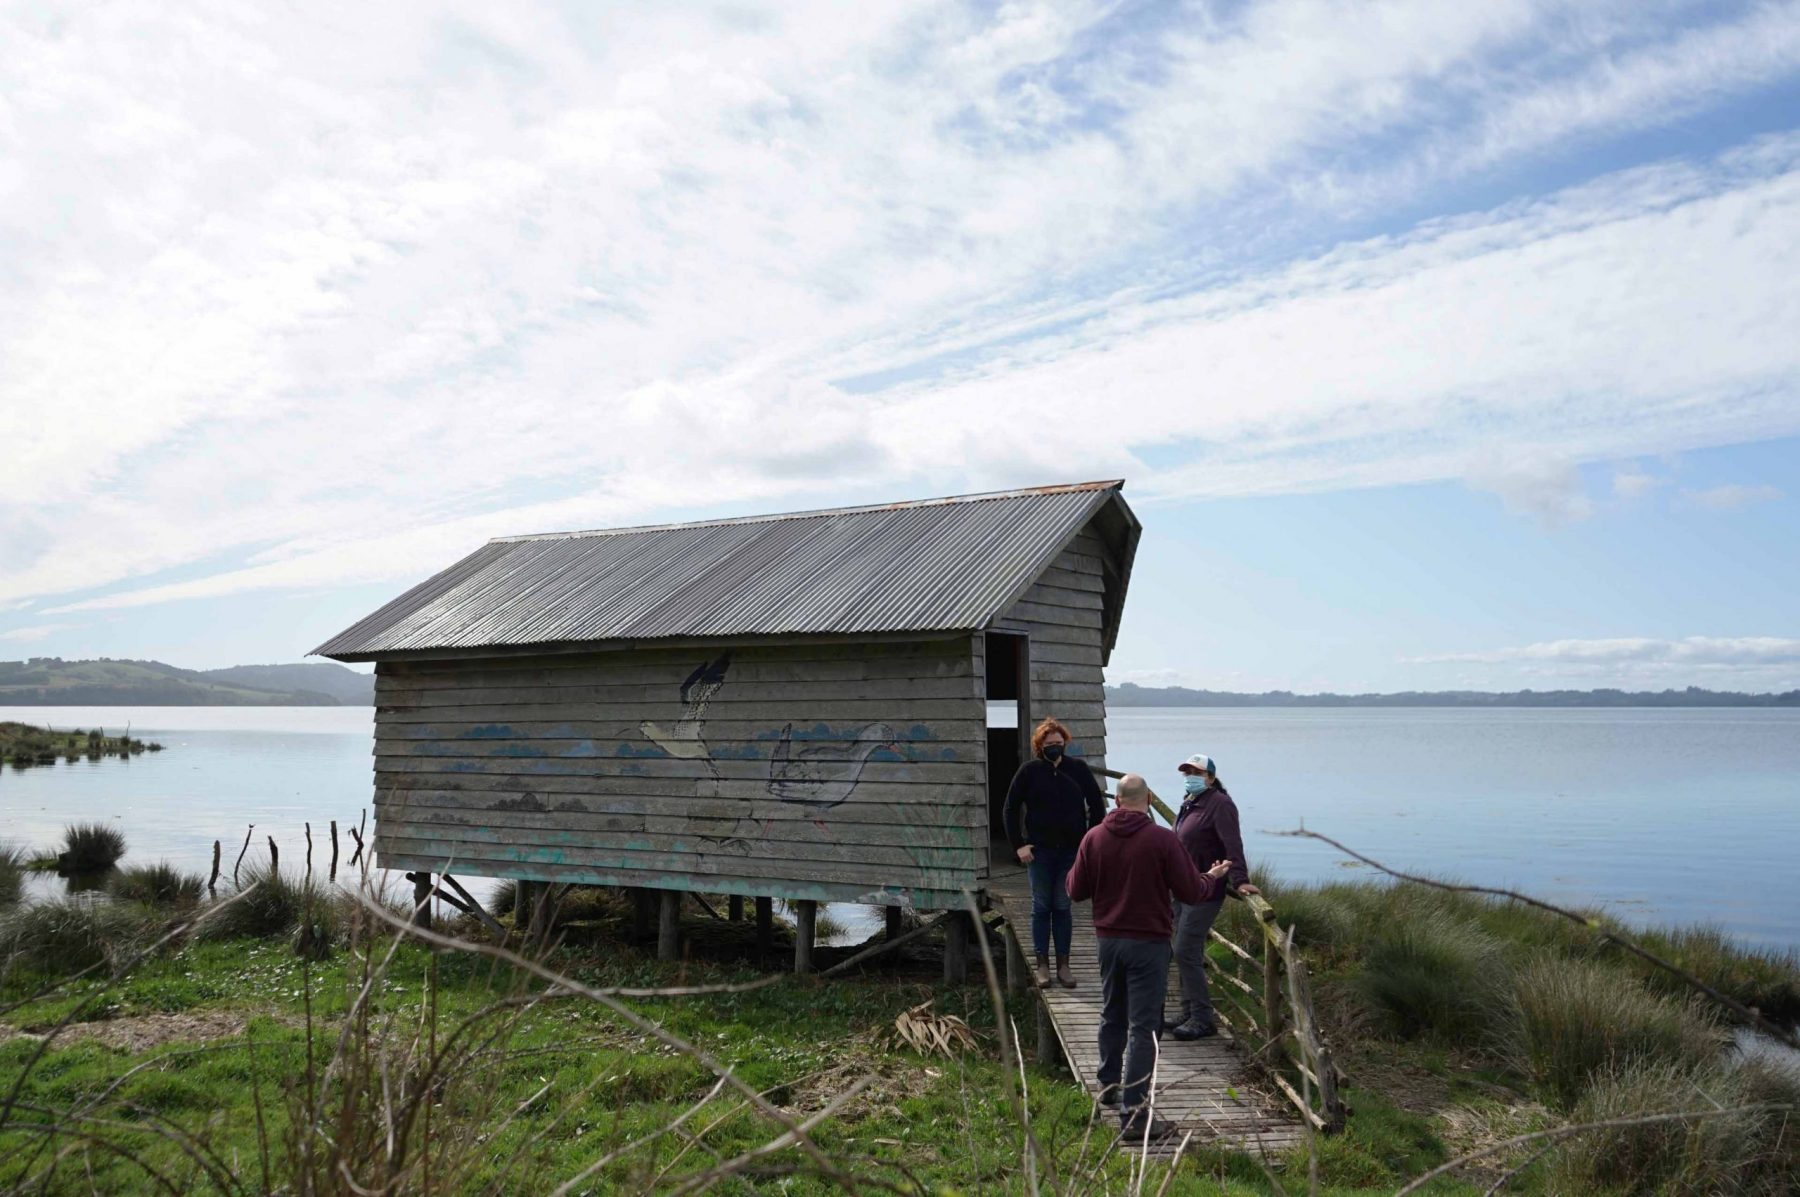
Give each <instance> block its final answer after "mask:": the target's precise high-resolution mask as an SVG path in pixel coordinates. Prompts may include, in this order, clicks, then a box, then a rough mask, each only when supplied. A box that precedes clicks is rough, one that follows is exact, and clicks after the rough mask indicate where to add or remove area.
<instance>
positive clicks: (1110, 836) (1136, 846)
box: [1068, 809, 1220, 939]
mask: <svg viewBox="0 0 1800 1197" xmlns="http://www.w3.org/2000/svg"><path fill="white" fill-rule="evenodd" d="M1068 886H1069V897H1070V898H1071V899H1073V900H1074V901H1077V902H1085V901H1086V900H1087V899H1089V898H1092V899H1093V900H1094V934H1095V935H1101V936H1106V937H1108V938H1114V939H1167V938H1169V933H1170V932H1171V931H1172V930H1174V925H1175V924H1174V919H1173V918H1172V917H1171V914H1172V912H1171V910H1170V908H1169V897H1170V895H1174V896H1175V897H1177V898H1179V899H1181V901H1183V902H1186V903H1188V904H1189V905H1193V904H1194V903H1196V902H1209V901H1211V900H1212V899H1213V898H1215V897H1218V896H1219V892H1220V884H1219V880H1218V879H1217V878H1216V877H1208V876H1207V875H1206V874H1204V873H1202V872H1201V871H1200V870H1199V869H1196V868H1195V867H1194V862H1193V861H1191V860H1189V859H1188V854H1187V851H1186V849H1184V848H1183V847H1182V846H1181V841H1180V840H1178V839H1176V838H1175V833H1174V832H1173V831H1170V830H1169V829H1168V828H1166V827H1158V826H1157V825H1156V824H1155V823H1154V822H1153V821H1152V820H1151V818H1150V816H1149V815H1147V814H1145V813H1144V812H1143V811H1140V810H1122V809H1121V810H1115V811H1113V812H1112V813H1111V814H1109V815H1107V816H1106V818H1105V820H1104V821H1102V822H1101V824H1100V826H1098V827H1096V828H1094V829H1093V830H1092V831H1090V832H1088V833H1087V835H1085V836H1083V837H1082V840H1081V847H1080V848H1079V849H1078V850H1077V851H1076V853H1075V864H1074V867H1072V868H1071V869H1070V870H1069V880H1068Z"/></svg>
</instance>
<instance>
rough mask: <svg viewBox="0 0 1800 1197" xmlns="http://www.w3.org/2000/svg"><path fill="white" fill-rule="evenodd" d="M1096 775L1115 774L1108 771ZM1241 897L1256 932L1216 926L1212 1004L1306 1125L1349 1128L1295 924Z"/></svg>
mask: <svg viewBox="0 0 1800 1197" xmlns="http://www.w3.org/2000/svg"><path fill="white" fill-rule="evenodd" d="M1095 772H1097V773H1100V774H1103V775H1104V776H1106V777H1110V778H1113V779H1115V780H1116V779H1118V778H1121V777H1123V776H1124V774H1123V773H1118V772H1115V771H1114V770H1111V769H1097V770H1095ZM1150 801H1151V806H1152V807H1153V808H1154V809H1155V810H1156V813H1157V814H1158V815H1160V816H1162V818H1163V819H1164V820H1165V821H1166V822H1167V823H1168V824H1169V825H1170V826H1171V827H1172V826H1174V825H1175V812H1174V811H1172V810H1170V809H1169V807H1168V804H1166V803H1165V802H1163V801H1162V799H1160V798H1157V797H1156V796H1155V795H1154V794H1153V795H1151V799H1150ZM1241 900H1242V901H1243V902H1244V904H1245V905H1246V906H1247V907H1248V908H1249V910H1250V913H1251V914H1252V915H1253V916H1254V918H1255V925H1256V929H1257V931H1258V934H1257V935H1256V936H1255V937H1254V938H1253V939H1252V940H1251V941H1250V942H1249V943H1239V942H1238V941H1237V940H1235V939H1233V938H1231V937H1230V936H1229V935H1226V934H1225V933H1224V932H1222V931H1220V930H1219V929H1218V928H1217V927H1215V928H1214V929H1213V931H1212V941H1213V942H1214V943H1216V944H1218V945H1220V946H1221V947H1223V948H1224V949H1225V953H1224V960H1223V961H1220V960H1219V959H1218V958H1217V956H1216V955H1215V956H1214V958H1213V959H1212V961H1211V962H1210V963H1211V965H1212V967H1211V969H1210V970H1209V971H1210V973H1211V980H1212V981H1213V982H1214V984H1213V986H1212V995H1211V996H1212V998H1213V1005H1214V1009H1215V1010H1216V1011H1217V1013H1218V1015H1219V1019H1220V1021H1222V1022H1223V1023H1224V1024H1225V1025H1226V1027H1227V1028H1228V1029H1229V1030H1230V1031H1231V1033H1232V1035H1233V1036H1235V1037H1236V1038H1237V1039H1238V1041H1239V1042H1240V1043H1242V1044H1243V1045H1244V1047H1245V1048H1247V1049H1248V1050H1249V1055H1250V1060H1251V1063H1252V1064H1253V1065H1255V1066H1256V1067H1257V1068H1258V1069H1260V1070H1261V1071H1262V1072H1263V1074H1264V1075H1266V1076H1267V1077H1268V1078H1269V1080H1270V1082H1271V1083H1273V1084H1274V1086H1275V1087H1276V1088H1277V1089H1279V1090H1281V1092H1282V1094H1283V1095H1284V1096H1285V1097H1286V1098H1287V1099H1288V1101H1289V1102H1291V1103H1292V1104H1293V1106H1294V1108H1295V1109H1296V1110H1297V1111H1299V1113H1300V1116H1301V1117H1303V1118H1305V1119H1306V1120H1307V1122H1309V1123H1310V1124H1311V1125H1312V1127H1313V1129H1315V1130H1318V1131H1321V1132H1323V1133H1325V1134H1333V1133H1336V1132H1337V1131H1340V1130H1342V1129H1344V1119H1345V1118H1346V1117H1347V1116H1348V1114H1349V1110H1348V1108H1347V1107H1346V1106H1345V1105H1344V1100H1343V1097H1342V1096H1341V1094H1340V1090H1341V1089H1342V1088H1343V1086H1344V1085H1345V1079H1344V1076H1343V1074H1342V1073H1341V1072H1339V1071H1338V1068H1337V1065H1336V1064H1335V1063H1334V1062H1333V1061H1332V1056H1331V1045H1330V1043H1328V1042H1327V1041H1326V1038H1325V1035H1324V1032H1322V1031H1321V1030H1320V1029H1319V1020H1318V1017H1317V1015H1316V1013H1315V1011H1314V1008H1313V997H1312V981H1311V978H1310V975H1309V974H1308V972H1307V968H1306V961H1305V960H1303V959H1302V958H1301V956H1300V953H1299V952H1298V951H1297V950H1296V949H1295V947H1294V928H1293V927H1292V926H1291V925H1290V926H1287V927H1283V926H1282V925H1281V920H1280V918H1279V917H1277V914H1276V911H1275V907H1274V906H1272V905H1270V904H1269V902H1268V900H1267V899H1265V898H1263V897H1262V896H1261V895H1260V894H1249V895H1246V896H1243V897H1242V898H1241Z"/></svg>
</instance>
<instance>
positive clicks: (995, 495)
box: [487, 478, 1125, 544]
mask: <svg viewBox="0 0 1800 1197" xmlns="http://www.w3.org/2000/svg"><path fill="white" fill-rule="evenodd" d="M1124 486H1125V480H1124V479H1123V478H1112V479H1106V480H1101V481H1094V482H1062V483H1057V484H1055V485H1051V486H1026V487H1020V488H1018V489H1016V490H992V491H983V492H981V493H978V494H971V495H945V496H942V497H941V498H935V499H905V500H902V501H900V502H898V503H866V504H863V505H862V506H860V507H821V508H818V509H817V510H813V511H785V512H776V513H773V514H769V515H739V516H732V517H730V518H728V519H713V520H681V521H677V522H675V523H669V524H637V525H634V526H632V527H627V528H587V529H582V530H580V531H572V532H531V533H527V534H525V535H522V536H496V537H494V538H493V539H491V540H489V541H488V542H487V543H488V544H520V543H523V542H526V541H532V540H576V539H580V538H582V537H588V536H625V535H628V534H630V533H634V532H667V531H670V530H671V529H674V528H717V527H724V526H726V525H729V524H768V523H774V522H776V521H778V520H804V519H821V518H824V517H826V516H834V515H855V514H857V513H859V512H865V511H903V510H905V509H907V508H909V507H943V506H948V505H949V504H951V503H981V502H987V501H990V500H994V499H1023V498H1027V497H1029V496H1031V495H1058V494H1073V493H1076V492H1079V491H1084V490H1089V491H1096V492H1103V491H1116V490H1120V489H1122V488H1123V487H1124Z"/></svg>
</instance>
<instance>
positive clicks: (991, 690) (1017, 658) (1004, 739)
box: [987, 632, 1031, 861]
mask: <svg viewBox="0 0 1800 1197" xmlns="http://www.w3.org/2000/svg"><path fill="white" fill-rule="evenodd" d="M987 740H988V743H987V748H988V758H987V759H988V831H989V834H990V835H991V836H992V837H993V838H994V839H995V840H998V841H1000V843H1001V844H1002V847H1001V848H1000V849H998V851H999V852H1001V853H1004V852H1007V851H1008V849H1006V848H1005V847H1004V844H1005V841H1006V821H1005V820H1004V819H1003V818H1002V817H1001V815H1002V812H1003V810H1004V808H1005V806H1006V791H1007V789H1008V787H1010V786H1011V785H1012V779H1013V774H1014V773H1017V772H1018V771H1019V766H1020V765H1021V764H1023V763H1024V762H1025V760H1026V759H1027V758H1028V757H1029V756H1030V755H1031V642H1030V641H1029V640H1028V639H1027V638H1026V637H1024V636H1018V635H1013V634H1011V633H1008V632H989V633H988V634H987ZM999 859H1001V860H1002V861H1004V857H1000V858H999Z"/></svg>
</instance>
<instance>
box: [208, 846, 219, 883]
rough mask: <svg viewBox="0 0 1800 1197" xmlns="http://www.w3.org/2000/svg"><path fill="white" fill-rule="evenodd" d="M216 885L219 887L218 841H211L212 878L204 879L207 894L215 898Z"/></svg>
mask: <svg viewBox="0 0 1800 1197" xmlns="http://www.w3.org/2000/svg"><path fill="white" fill-rule="evenodd" d="M218 885H219V841H218V840H214V841H213V867H212V876H211V877H208V878H207V879H206V892H207V894H208V895H210V896H212V897H217V896H218Z"/></svg>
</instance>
